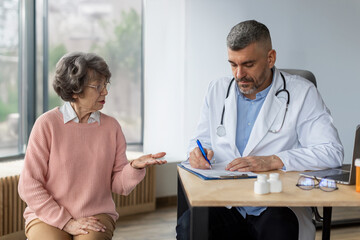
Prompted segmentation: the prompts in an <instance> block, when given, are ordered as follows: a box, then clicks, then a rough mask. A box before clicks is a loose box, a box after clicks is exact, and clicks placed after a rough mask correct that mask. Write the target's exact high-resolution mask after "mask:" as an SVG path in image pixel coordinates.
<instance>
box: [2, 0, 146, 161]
mask: <svg viewBox="0 0 360 240" xmlns="http://www.w3.org/2000/svg"><path fill="white" fill-rule="evenodd" d="M35 3H36V6H34V5H35ZM142 4H143V2H142V0H124V1H117V0H104V1H93V0H83V1H80V2H79V1H71V0H57V1H49V0H38V1H35V0H0V66H1V71H0V159H5V158H8V157H9V156H19V155H21V154H23V153H24V146H25V143H26V141H27V138H28V134H29V132H30V130H31V128H32V124H33V123H34V120H35V119H36V118H37V117H38V116H39V115H40V114H42V113H43V112H45V111H47V110H49V109H52V108H54V107H57V106H60V105H62V104H63V103H62V102H61V100H60V98H59V97H58V96H57V95H56V93H55V91H54V90H53V88H52V80H53V76H54V72H55V65H56V63H57V61H58V60H59V59H60V57H61V56H63V55H64V54H65V53H67V52H71V51H82V52H94V53H96V54H98V55H100V56H102V57H103V58H104V59H105V60H106V62H107V63H108V64H109V67H110V71H111V73H112V77H111V80H110V81H111V88H110V92H109V95H108V97H107V101H106V104H105V107H104V109H103V111H102V112H104V113H106V114H108V115H111V116H113V117H115V118H116V119H117V120H118V121H119V122H120V124H121V126H122V129H123V131H124V134H125V137H126V140H127V142H128V144H130V145H132V144H134V145H140V144H142V141H143V119H142V118H143V102H142V101H143V100H142V99H143V89H142V88H143V80H142V79H143V77H142V75H143V72H142V68H143V66H142V53H143V51H142V7H143V6H142ZM35 7H36V11H35V9H34V8H35ZM23 10H24V11H23ZM20 12H21V13H23V12H24V13H25V14H24V16H22V14H21V15H20V14H19V13H20ZM35 14H36V15H35ZM35 25H36V28H35ZM24 29H25V30H24ZM35 29H36V32H35ZM29 36H30V41H29V39H28V38H29ZM32 36H34V37H33V38H32ZM35 36H36V39H35ZM35 40H36V43H35ZM35 46H36V47H35ZM32 62H35V63H36V64H35V63H34V64H33V69H30V70H29V69H27V68H28V65H29V63H32ZM30 65H31V64H30Z"/></svg>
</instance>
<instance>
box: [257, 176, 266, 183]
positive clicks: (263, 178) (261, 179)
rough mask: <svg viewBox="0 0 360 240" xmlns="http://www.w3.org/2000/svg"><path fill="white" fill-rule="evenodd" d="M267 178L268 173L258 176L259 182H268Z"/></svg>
mask: <svg viewBox="0 0 360 240" xmlns="http://www.w3.org/2000/svg"><path fill="white" fill-rule="evenodd" d="M266 178H267V176H266V174H258V176H257V180H258V181H259V182H266Z"/></svg>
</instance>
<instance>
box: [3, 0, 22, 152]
mask: <svg viewBox="0 0 360 240" xmlns="http://www.w3.org/2000/svg"><path fill="white" fill-rule="evenodd" d="M18 19H19V2H18V0H0V66H1V71H0V157H3V156H11V155H17V154H18V153H19V149H20V148H21V147H20V146H22V141H21V139H20V136H21V135H20V134H19V129H20V109H21V108H20V106H19V103H20V102H19V68H20V62H19V53H20V51H19V46H20V44H19V21H18Z"/></svg>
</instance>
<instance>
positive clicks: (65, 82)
mask: <svg viewBox="0 0 360 240" xmlns="http://www.w3.org/2000/svg"><path fill="white" fill-rule="evenodd" d="M110 76H111V73H110V71H109V68H108V65H107V64H106V62H105V61H104V60H103V59H102V58H101V57H99V56H97V55H95V54H91V53H78V52H77V53H70V54H67V55H65V56H63V57H62V58H61V59H60V61H59V62H58V63H57V65H56V74H55V79H54V82H53V87H54V89H55V91H56V93H57V94H58V95H59V96H60V97H61V98H62V99H63V100H64V101H65V104H64V105H63V106H61V107H60V108H59V107H57V108H54V109H52V110H50V111H48V112H46V113H44V114H43V115H42V116H40V117H39V118H38V119H37V121H36V122H35V125H34V127H33V129H32V132H31V135H30V138H29V144H28V147H27V151H26V155H25V163H24V168H23V170H22V173H21V176H20V182H19V194H20V196H21V198H22V199H23V200H24V201H25V202H26V203H27V208H26V209H25V212H24V218H25V220H26V229H25V233H26V236H27V237H28V239H29V240H33V239H36V240H39V239H47V240H52V239H54V240H55V239H59V240H60V239H61V240H65V239H111V238H112V236H113V231H114V229H115V221H116V220H117V218H118V214H117V212H116V210H115V204H114V202H113V199H112V195H111V192H115V193H118V194H123V195H127V194H129V193H130V192H131V191H132V190H133V189H134V187H135V186H136V185H137V184H138V183H139V182H140V181H141V180H142V179H143V178H144V176H145V168H146V167H147V166H150V165H155V164H164V163H166V161H165V160H160V159H159V158H161V157H163V156H165V153H163V152H162V153H157V154H148V155H144V156H142V157H140V158H138V159H135V160H132V161H130V162H129V161H128V160H127V158H126V154H125V151H126V142H125V138H124V134H123V132H122V130H121V127H120V125H119V123H118V122H117V121H116V120H115V119H114V118H112V117H110V116H108V115H105V114H103V113H101V112H100V110H101V109H102V108H103V107H104V104H105V98H106V96H107V94H108V90H107V86H108V84H109V80H110Z"/></svg>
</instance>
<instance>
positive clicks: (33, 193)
mask: <svg viewBox="0 0 360 240" xmlns="http://www.w3.org/2000/svg"><path fill="white" fill-rule="evenodd" d="M50 124H51V121H50V120H47V119H45V118H44V117H40V118H39V119H38V120H37V121H36V122H35V125H34V127H33V129H32V131H31V135H30V138H29V143H28V147H27V150H26V155H25V162H24V167H23V169H22V172H21V175H20V180H19V186H18V191H19V195H20V197H21V198H22V199H23V200H24V201H25V202H26V204H27V205H28V207H29V208H30V209H31V210H32V211H34V213H35V214H36V216H37V217H38V218H39V219H40V220H41V221H43V222H45V223H47V224H49V225H51V226H54V227H57V228H59V229H63V227H64V226H65V224H66V223H67V222H68V221H69V220H70V219H71V218H72V216H71V215H70V213H69V212H68V211H67V210H66V209H65V208H64V207H63V206H60V205H59V204H58V203H57V202H56V201H55V200H54V198H53V196H52V195H51V194H50V193H49V192H48V190H47V189H46V175H47V172H48V161H49V156H50V149H51V135H52V131H51V127H50Z"/></svg>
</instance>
